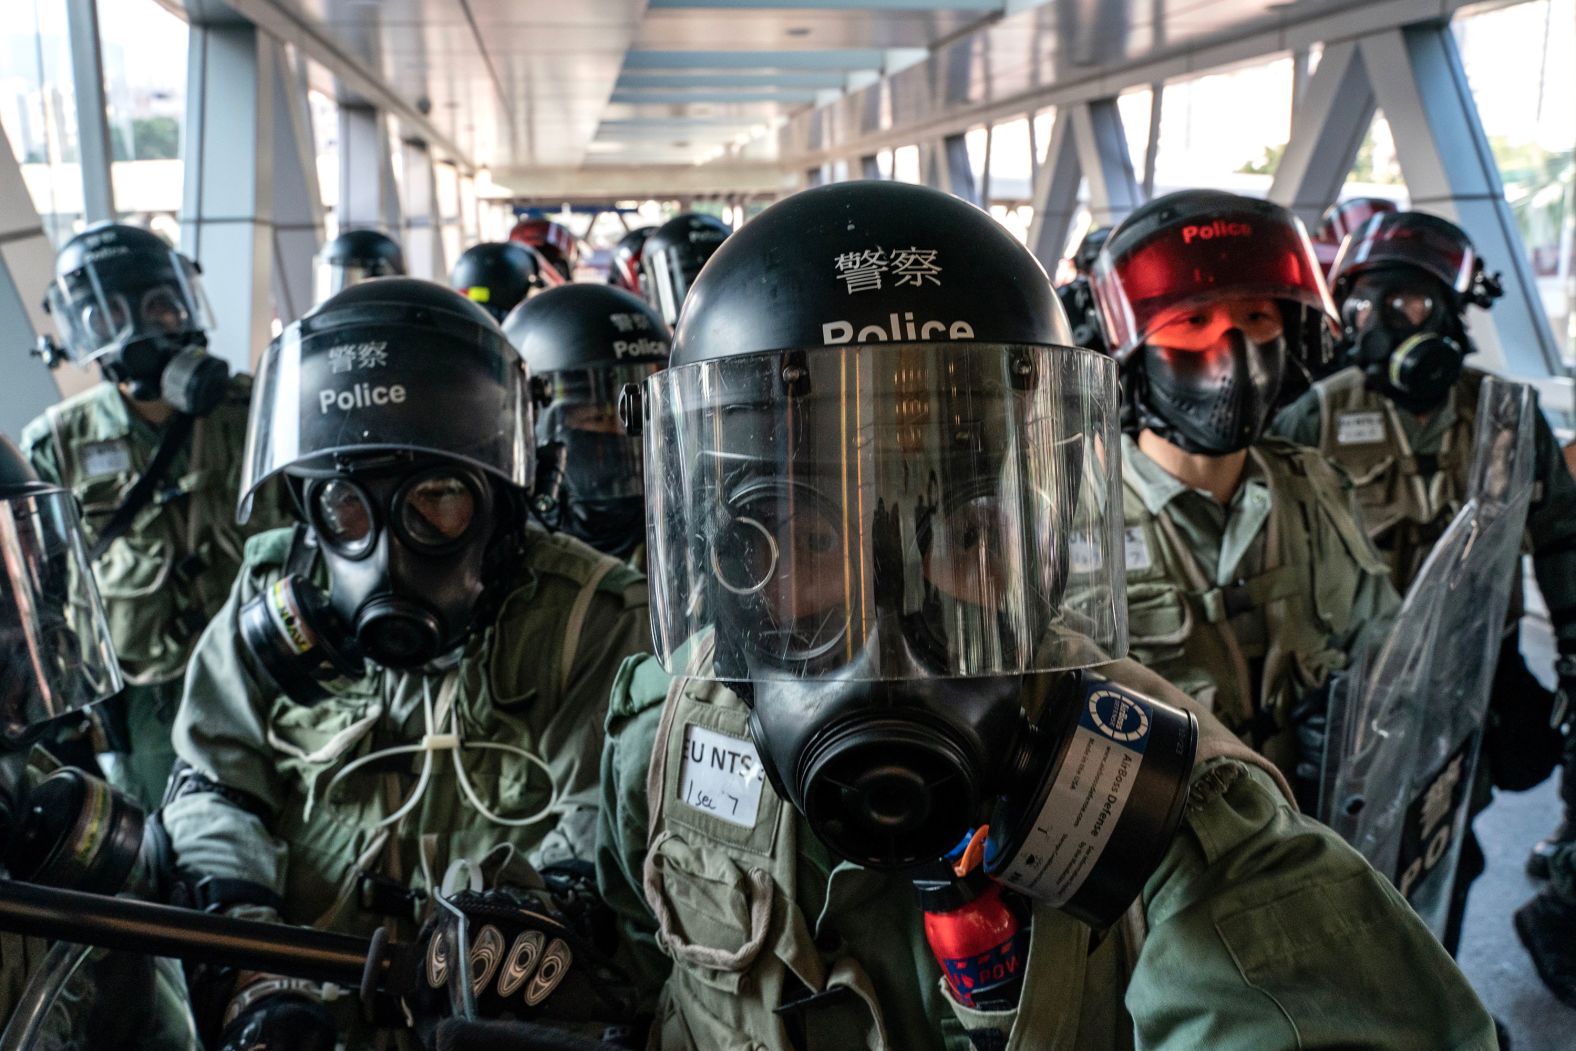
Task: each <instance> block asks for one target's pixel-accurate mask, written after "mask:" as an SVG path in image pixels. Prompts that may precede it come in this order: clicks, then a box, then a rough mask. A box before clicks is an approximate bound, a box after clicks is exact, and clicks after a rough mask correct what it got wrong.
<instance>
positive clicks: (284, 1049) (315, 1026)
mask: <svg viewBox="0 0 1576 1051" xmlns="http://www.w3.org/2000/svg"><path fill="white" fill-rule="evenodd" d="M334 1043H335V1035H334V1016H333V1015H331V1014H329V1012H328V1008H326V1007H324V1006H323V1005H322V1004H320V1003H318V1002H317V1001H316V1000H312V999H309V998H308V997H305V996H301V995H298V994H295V993H278V994H275V995H273V996H268V997H264V998H263V999H261V1000H258V1001H257V1002H256V1003H254V1004H252V1005H250V1006H249V1007H247V1008H246V1009H245V1010H243V1011H242V1012H241V1013H240V1014H238V1015H236V1017H235V1018H234V1019H233V1020H231V1021H230V1022H229V1023H227V1024H226V1025H225V1027H224V1033H223V1034H222V1035H221V1036H220V1037H219V1051H334Z"/></svg>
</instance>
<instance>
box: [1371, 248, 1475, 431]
mask: <svg viewBox="0 0 1576 1051" xmlns="http://www.w3.org/2000/svg"><path fill="white" fill-rule="evenodd" d="M1341 322H1342V329H1343V335H1344V338H1345V340H1346V342H1347V354H1348V360H1349V361H1350V362H1351V363H1352V364H1354V365H1356V366H1357V367H1358V368H1360V369H1362V370H1363V374H1364V376H1365V377H1366V381H1367V386H1368V388H1369V389H1370V390H1373V391H1377V392H1379V393H1380V394H1383V395H1384V396H1385V397H1387V398H1389V399H1390V400H1391V401H1393V402H1395V403H1396V404H1397V405H1398V406H1400V407H1401V408H1403V409H1405V410H1407V411H1408V412H1414V413H1416V412H1427V411H1429V410H1431V409H1434V408H1437V407H1438V406H1440V405H1441V404H1443V403H1444V400H1445V398H1446V397H1447V396H1448V395H1449V393H1450V388H1451V387H1453V386H1454V385H1455V382H1456V380H1457V379H1459V378H1460V377H1461V367H1462V364H1463V362H1464V360H1465V358H1466V355H1467V353H1468V352H1469V344H1468V343H1467V339H1466V335H1465V333H1463V332H1462V329H1461V321H1460V318H1459V316H1458V315H1457V313H1456V311H1455V309H1454V307H1453V305H1452V304H1451V302H1450V296H1449V294H1448V293H1447V291H1446V289H1445V288H1444V286H1443V285H1441V284H1440V283H1439V282H1437V281H1434V280H1433V279H1431V278H1429V277H1426V276H1424V275H1422V274H1420V273H1419V274H1404V273H1390V274H1385V273H1373V274H1364V275H1361V276H1359V277H1358V278H1357V280H1356V281H1355V282H1354V284H1353V286H1352V290H1351V292H1350V293H1349V294H1348V295H1347V297H1346V298H1345V300H1344V301H1343V302H1342V305H1341Z"/></svg>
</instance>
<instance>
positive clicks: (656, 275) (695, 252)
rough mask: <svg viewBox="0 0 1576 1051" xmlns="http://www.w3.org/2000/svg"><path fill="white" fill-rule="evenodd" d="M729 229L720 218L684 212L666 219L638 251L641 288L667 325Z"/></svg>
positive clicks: (672, 322) (676, 320)
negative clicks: (639, 251)
mask: <svg viewBox="0 0 1576 1051" xmlns="http://www.w3.org/2000/svg"><path fill="white" fill-rule="evenodd" d="M730 233H732V231H731V230H729V229H728V225H727V224H726V223H724V222H723V221H722V220H721V219H714V218H712V217H711V216H709V215H699V214H694V213H690V214H685V215H680V216H676V217H675V218H672V219H669V220H668V221H667V222H665V223H663V224H662V225H661V226H659V227H657V228H656V230H655V231H653V232H652V234H651V236H650V237H648V238H646V243H645V246H644V247H643V248H642V249H641V253H640V274H641V280H642V281H643V282H644V284H643V285H642V289H641V290H642V292H643V293H644V295H645V297H646V302H648V303H650V304H651V305H652V306H654V307H656V308H657V313H658V314H661V315H662V320H663V321H665V322H666V323H667V324H668V325H669V326H670V327H671V326H673V325H676V324H677V323H678V318H679V308H680V307H682V306H683V305H684V297H685V296H686V295H688V294H689V290H690V286H691V285H693V284H694V283H695V277H696V275H698V274H699V273H700V270H701V267H703V266H705V265H706V260H708V259H710V258H711V257H712V253H714V252H716V251H717V249H718V248H719V247H721V245H722V242H723V241H724V240H725V239H726V238H727V236H728V235H729V234H730Z"/></svg>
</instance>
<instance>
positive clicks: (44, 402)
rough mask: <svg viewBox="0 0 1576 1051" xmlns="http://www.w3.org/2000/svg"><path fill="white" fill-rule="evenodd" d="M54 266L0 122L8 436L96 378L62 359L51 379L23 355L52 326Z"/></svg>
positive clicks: (1, 420)
mask: <svg viewBox="0 0 1576 1051" xmlns="http://www.w3.org/2000/svg"><path fill="white" fill-rule="evenodd" d="M54 272H55V250H54V248H53V247H52V246H51V245H50V243H49V238H48V237H47V236H45V234H44V224H43V222H42V220H40V219H39V217H38V212H37V211H35V210H34V208H33V200H32V198H31V197H29V196H28V193H27V185H26V184H25V183H24V182H23V181H22V169H21V168H20V167H19V166H18V165H17V163H16V155H15V154H13V153H12V152H11V143H10V142H9V141H8V140H7V139H6V135H5V129H4V128H3V127H0V345H4V346H5V347H6V348H7V351H8V353H9V354H10V358H9V361H10V364H9V367H8V368H7V369H6V381H5V383H4V384H0V432H4V433H5V434H7V435H9V436H10V437H12V438H15V437H16V436H17V435H18V434H19V433H20V432H21V430H22V427H23V426H24V425H25V424H26V423H27V421H29V420H31V419H32V418H33V417H35V416H37V415H38V414H39V413H41V412H43V411H44V409H45V408H47V407H48V406H49V405H51V404H52V403H54V402H55V401H57V400H58V399H59V398H60V396H61V395H62V394H71V393H74V392H76V391H78V390H81V389H83V388H85V387H87V386H89V385H90V384H92V383H93V382H95V381H96V380H97V378H98V369H97V368H94V369H92V370H91V371H81V370H78V369H75V368H72V367H71V366H70V365H62V366H61V367H60V369H59V370H58V371H57V372H56V373H55V375H54V378H53V379H51V377H50V373H49V370H48V369H46V368H44V366H43V364H42V363H41V362H38V361H30V360H28V358H27V348H28V347H31V346H32V345H33V343H34V341H35V340H37V339H38V337H39V336H40V335H42V334H43V333H45V332H52V331H53V330H54V326H53V325H52V324H51V323H50V320H49V315H48V314H47V313H45V312H44V307H43V302H44V290H45V289H46V288H47V287H48V285H49V280H50V277H51V276H52V275H53V274H54ZM57 383H58V384H59V386H57V385H56V384H57Z"/></svg>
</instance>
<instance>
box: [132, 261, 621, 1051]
mask: <svg viewBox="0 0 1576 1051" xmlns="http://www.w3.org/2000/svg"><path fill="white" fill-rule="evenodd" d="M259 375H260V379H259V384H258V395H257V398H256V402H255V404H254V406H253V411H252V427H251V432H250V435H249V443H248V446H247V448H248V450H249V451H250V454H251V455H250V459H249V460H248V462H247V464H246V469H245V476H244V480H243V485H242V497H243V499H242V506H241V516H242V517H243V518H244V517H245V516H246V514H247V512H248V509H249V504H250V502H251V501H252V499H253V496H254V495H255V493H256V490H257V488H258V487H259V486H261V485H263V484H264V483H265V482H266V481H267V480H268V479H270V478H274V477H280V478H282V479H283V481H284V483H285V484H286V485H288V486H289V488H290V490H291V492H292V494H293V495H294V497H295V500H296V503H297V506H298V508H299V513H300V521H299V522H298V523H297V524H296V525H295V526H294V527H293V528H291V529H280V530H276V531H273V532H270V533H265V534H262V535H260V536H258V537H255V538H254V539H253V540H252V541H251V542H250V543H249V544H248V546H247V550H246V558H245V561H244V564H243V565H242V567H241V570H240V573H239V575H238V577H237V579H236V583H235V588H234V590H233V591H232V593H231V595H230V598H229V601H228V602H227V603H226V604H225V606H224V607H223V608H222V609H221V610H220V611H219V613H218V615H217V616H216V617H215V618H214V622H213V625H212V626H211V627H210V629H209V630H208V631H207V632H206V633H205V634H204V636H203V638H202V640H201V641H200V643H199V644H198V646H197V649H196V652H195V653H194V655H193V657H192V664H191V670H190V672H189V674H188V678H187V689H186V695H185V699H184V702H183V704H182V707H181V712H180V717H179V719H178V721H177V725H176V732H175V740H176V748H177V750H178V752H179V753H180V756H181V758H182V759H183V760H184V761H185V763H186V764H188V768H186V769H183V770H181V771H180V772H179V773H178V774H177V776H176V777H175V778H174V779H172V785H171V790H170V798H169V800H168V802H167V803H166V805H165V808H164V812H163V816H164V822H165V825H166V827H167V828H168V829H169V832H170V837H171V841H172V844H173V846H174V850H175V856H176V863H177V866H178V872H179V874H180V875H181V878H182V879H183V881H184V882H185V883H186V885H188V886H189V887H191V888H192V890H191V893H192V895H193V897H194V899H195V904H197V905H199V906H201V907H204V908H208V909H211V910H216V911H226V912H231V913H234V914H237V915H251V916H254V917H262V918H273V917H277V918H280V919H283V920H284V921H285V922H290V923H305V924H312V925H314V926H317V927H320V928H324V929H328V930H338V931H346V932H350V933H356V934H360V935H368V934H371V933H372V932H373V931H374V930H375V929H376V928H378V927H380V926H384V925H388V926H389V927H390V928H391V929H392V933H393V935H394V936H395V937H396V938H404V939H408V938H410V936H411V934H412V933H413V932H414V931H415V929H416V927H417V926H418V925H419V923H420V921H421V917H422V916H423V914H424V913H425V912H426V911H427V910H428V909H429V908H430V907H431V905H432V900H431V894H432V892H433V890H434V888H436V887H437V886H438V885H439V884H440V883H441V882H442V880H443V878H444V876H445V873H447V872H449V871H450V869H451V866H452V865H453V864H454V863H456V862H460V861H464V862H466V863H467V866H466V867H467V868H468V869H470V870H474V871H476V872H477V873H479V874H480V875H479V878H480V879H482V880H484V885H483V888H479V889H485V888H491V887H510V886H530V885H532V882H533V881H534V880H536V873H535V872H534V871H533V866H534V867H535V868H545V867H550V866H552V865H555V864H564V865H573V864H575V863H576V862H577V859H586V858H588V857H589V855H590V850H591V838H592V830H593V826H594V821H595V808H596V797H595V786H596V760H597V754H598V752H599V750H600V745H601V740H602V729H601V727H602V719H603V713H604V711H605V708H606V704H607V698H608V693H609V686H610V683H611V676H612V673H613V671H614V670H615V668H616V667H617V664H618V662H619V661H620V660H621V659H622V658H623V657H625V656H627V655H629V654H631V653H637V652H640V651H642V650H644V649H646V648H647V647H648V646H649V642H648V641H647V640H648V628H647V614H646V594H645V585H644V582H643V581H642V580H641V578H640V577H639V575H638V574H636V573H634V572H633V571H632V570H630V569H628V568H627V567H625V566H623V565H621V564H620V563H618V562H617V561H616V560H614V559H611V558H607V557H605V556H602V555H599V554H597V553H596V552H594V551H592V550H591V549H590V548H588V547H586V546H585V545H583V544H581V543H580V542H579V541H576V540H573V539H570V538H568V537H561V536H549V535H547V534H546V533H544V532H543V531H542V530H540V529H539V528H537V527H535V526H533V525H531V524H529V523H528V521H527V518H528V499H529V495H530V492H531V489H532V487H533V485H534V484H535V479H536V476H537V464H536V458H535V456H534V455H533V450H534V442H533V440H532V428H531V406H530V400H529V397H528V395H527V382H528V381H527V377H526V373H525V370H524V368H523V367H522V365H521V362H520V359H519V356H518V354H517V353H516V352H515V350H514V349H513V348H512V347H510V346H509V344H508V342H507V341H506V340H505V339H504V337H503V334H502V332H500V331H499V329H498V326H497V325H496V324H495V323H494V322H493V320H492V319H491V318H490V317H489V316H488V315H487V314H486V312H484V311H483V310H482V309H481V308H480V307H479V306H477V305H476V304H475V303H472V302H470V301H468V300H466V299H465V298H464V297H462V296H460V295H458V294H457V293H455V292H453V291H451V290H449V289H447V288H443V287H442V286H439V285H435V284H432V283H429V282H424V281H416V280H411V279H404V278H399V279H395V278H391V279H386V280H381V281H370V282H365V283H363V284H361V285H356V286H354V287H352V288H349V289H347V290H346V291H344V292H342V293H340V294H339V295H338V296H335V297H334V298H333V299H330V300H329V301H328V302H326V303H324V304H322V305H321V306H319V307H318V308H317V309H316V310H314V311H313V312H312V313H310V314H308V315H307V316H306V317H304V318H302V319H300V320H299V321H297V322H295V323H294V324H292V325H291V326H290V327H289V328H287V329H286V330H285V331H284V333H283V334H282V335H281V336H280V337H279V338H278V339H276V340H275V341H274V342H273V343H272V344H271V345H270V347H269V349H268V351H267V353H266V354H265V355H264V358H263V361H262V365H261V367H260V369H259ZM528 863H529V864H528ZM321 996H322V993H321V990H320V989H317V988H315V987H311V986H308V985H305V984H304V983H292V982H288V981H282V980H277V979H272V978H268V977H267V976H256V975H241V976H239V978H237V977H236V976H234V975H229V976H223V975H219V976H213V980H212V981H210V982H209V983H208V987H207V989H206V990H205V991H204V997H203V999H204V1001H205V1002H206V1003H209V1004H210V1008H211V1012H212V1013H211V1014H210V1015H209V1016H208V1017H209V1018H210V1019H216V1020H217V1021H218V1022H222V1023H223V1025H224V1028H225V1030H226V1031H227V1032H228V1033H229V1034H231V1037H233V1038H234V1039H236V1040H239V1039H240V1037H241V1035H242V1034H244V1033H246V1032H247V1030H248V1027H249V1026H251V1025H253V1024H254V1023H257V1021H258V1019H259V1017H260V1016H265V1017H273V1016H275V1015H276V1014H277V1015H278V1016H280V1017H284V1018H290V1019H293V1020H294V1021H292V1022H291V1023H290V1024H291V1025H292V1026H299V1028H300V1033H301V1034H307V1033H311V1034H316V1035H315V1036H314V1037H313V1039H320V1038H322V1035H323V1033H324V1032H325V1031H328V1032H329V1036H328V1039H329V1040H330V1042H332V1031H331V1030H328V1025H329V1022H328V1018H329V1009H330V1008H331V1009H332V1011H333V1013H334V1014H333V1017H334V1024H335V1025H336V1026H337V1027H340V1028H341V1029H342V1031H344V1032H346V1033H348V1039H349V1040H350V1044H351V1046H352V1047H358V1046H366V1042H367V1041H369V1040H371V1039H372V1035H371V1031H370V1030H369V1028H368V1027H367V1024H366V1023H364V1022H363V1021H362V1020H360V1019H359V1016H358V1014H357V1012H356V1011H355V1010H354V1009H353V1008H351V1007H350V1005H349V1004H346V1003H343V1002H341V1003H340V1004H338V1005H327V1006H319V1007H316V1008H315V1009H313V1010H306V1011H304V1010H303V1009H302V1006H301V1005H302V1002H303V1000H304V1001H306V1002H308V1003H309V1004H314V1005H315V1004H316V1002H317V1001H318V1000H319V999H320V998H321ZM210 998H211V1000H210ZM226 1005H227V1006H226ZM389 1023H390V1019H388V1018H380V1019H377V1020H375V1022H374V1023H373V1025H374V1027H377V1026H384V1025H387V1024H389ZM394 1024H395V1025H396V1026H397V1025H398V1024H400V1023H398V1020H397V1018H396V1019H395V1020H394ZM300 1039H301V1040H303V1041H304V1040H305V1039H306V1036H305V1035H300ZM288 1046H295V1045H294V1044H290V1045H288Z"/></svg>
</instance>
